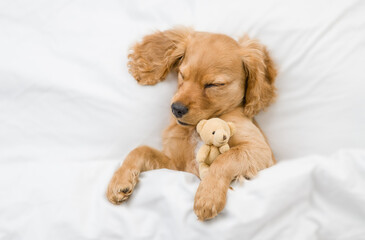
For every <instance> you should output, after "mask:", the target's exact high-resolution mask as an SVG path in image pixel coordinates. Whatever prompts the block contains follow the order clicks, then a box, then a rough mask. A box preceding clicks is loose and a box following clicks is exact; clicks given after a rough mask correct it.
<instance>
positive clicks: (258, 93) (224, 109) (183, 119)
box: [107, 28, 276, 220]
mask: <svg viewBox="0 0 365 240" xmlns="http://www.w3.org/2000/svg"><path fill="white" fill-rule="evenodd" d="M128 57H129V65H128V66H129V70H130V73H131V74H132V75H133V77H134V78H135V79H136V80H137V81H138V83H139V84H142V85H154V84H156V83H158V82H160V81H162V80H164V79H165V77H166V75H167V74H168V73H169V72H170V71H171V70H175V71H177V72H178V90H177V92H176V94H175V95H174V97H173V98H172V104H174V103H175V104H176V103H178V104H179V106H183V109H184V111H183V110H175V112H174V110H173V112H174V115H172V118H171V123H170V125H169V126H168V127H167V129H166V130H165V131H164V133H163V150H162V151H159V150H156V149H153V148H151V147H148V146H141V147H138V148H136V149H134V150H133V151H132V152H130V153H129V155H128V156H127V157H126V159H125V160H124V162H123V164H122V166H121V167H120V168H119V169H118V170H117V171H116V172H115V174H114V176H113V178H112V179H111V181H110V183H109V186H108V190H107V197H108V199H109V200H110V201H111V202H112V203H114V204H120V203H122V202H123V201H124V200H126V199H128V197H129V196H130V194H131V193H132V192H133V189H134V187H135V185H136V183H137V181H138V176H139V174H140V172H143V171H148V170H151V169H159V168H168V169H174V170H179V171H187V172H190V173H193V174H195V175H197V176H198V166H197V163H196V161H195V153H194V152H195V148H196V144H197V138H196V131H195V125H196V124H197V123H198V122H199V121H200V120H202V119H209V118H212V117H220V118H222V119H223V120H225V121H229V122H233V123H234V124H235V125H236V134H235V135H233V136H232V138H231V139H230V140H229V145H230V146H231V149H230V150H229V151H227V152H225V153H223V154H221V155H220V156H219V157H218V158H217V159H216V160H215V161H214V162H213V164H212V165H211V167H210V169H209V173H208V174H207V175H206V177H205V178H204V179H203V180H202V181H201V183H200V185H199V188H198V190H197V192H196V195H195V201H194V211H195V213H196V215H197V216H198V218H199V219H200V220H206V219H210V218H213V217H215V216H216V215H217V214H218V213H219V212H220V211H222V209H223V208H224V206H225V202H226V194H227V190H228V188H229V185H230V183H231V181H232V180H234V179H235V178H237V177H245V178H247V179H249V178H252V177H254V176H255V175H256V174H257V173H258V171H260V170H262V169H264V168H267V167H270V166H272V165H273V164H275V159H274V156H273V154H272V151H271V149H270V146H269V144H268V142H267V140H266V138H265V136H264V134H263V133H262V131H261V130H260V128H259V127H258V125H257V124H256V122H255V120H254V119H253V117H254V116H255V115H256V114H257V113H258V112H260V111H261V110H262V109H264V108H266V107H267V106H269V105H270V104H271V103H272V102H273V100H274V98H275V92H276V89H275V86H274V81H275V77H276V69H275V66H274V63H273V61H272V60H271V58H270V56H269V54H268V51H267V50H266V48H265V47H264V46H263V45H262V44H260V43H259V42H258V41H257V40H253V39H250V38H248V37H247V36H244V37H242V38H241V39H239V40H238V41H235V40H234V39H232V38H230V37H228V36H226V35H222V34H214V33H207V32H197V31H194V30H192V29H189V28H174V29H171V30H167V31H163V32H156V33H154V34H151V35H148V36H146V37H144V38H143V39H142V41H141V42H140V43H137V44H135V46H134V47H133V49H132V53H131V54H130V55H129V56H128ZM173 108H174V107H173Z"/></svg>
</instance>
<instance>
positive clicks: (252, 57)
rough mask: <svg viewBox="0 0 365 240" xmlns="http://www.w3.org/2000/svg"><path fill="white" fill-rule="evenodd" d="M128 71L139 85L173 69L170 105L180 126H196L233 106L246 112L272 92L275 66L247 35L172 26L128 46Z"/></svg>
mask: <svg viewBox="0 0 365 240" xmlns="http://www.w3.org/2000/svg"><path fill="white" fill-rule="evenodd" d="M132 50H133V52H132V53H131V54H130V55H129V60H130V61H129V70H130V73H131V74H132V75H133V77H134V78H135V79H136V80H137V81H138V82H139V83H140V84H142V85H154V84H156V83H158V82H160V81H162V80H163V79H165V77H166V75H167V73H168V72H169V71H170V70H176V71H177V72H178V90H177V92H176V94H175V95H174V97H173V98H172V102H171V110H172V113H173V115H174V117H175V118H176V120H177V122H178V123H179V124H181V125H193V126H194V125H196V124H197V123H198V122H199V121H200V120H202V119H209V118H212V117H218V116H220V115H221V114H223V113H226V112H229V111H231V110H233V109H234V108H236V107H238V106H242V107H243V112H244V114H245V115H246V116H247V117H250V118H251V117H253V116H254V115H255V114H257V113H258V112H259V111H260V110H261V109H263V108H265V107H267V106H268V105H269V104H270V103H271V102H272V101H273V99H274V97H275V87H274V80H275V77H276V70H275V68H274V64H273V62H272V60H271V58H270V57H269V54H268V52H267V50H266V48H265V47H264V46H263V45H261V44H260V43H259V42H258V41H256V40H251V39H249V38H248V37H247V36H245V37H243V38H241V39H239V40H238V41H235V40H233V39H232V38H230V37H228V36H226V35H222V34H213V33H205V32H195V31H193V30H191V29H186V28H183V29H172V30H168V31H164V32H157V33H154V34H152V35H148V36H146V37H145V38H144V39H143V40H142V42H140V43H137V44H136V45H135V46H134V47H133V49H132Z"/></svg>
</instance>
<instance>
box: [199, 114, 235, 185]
mask: <svg viewBox="0 0 365 240" xmlns="http://www.w3.org/2000/svg"><path fill="white" fill-rule="evenodd" d="M196 131H197V132H198V134H199V135H200V137H201V139H202V140H203V142H204V145H203V146H202V147H200V149H199V151H198V153H197V155H196V160H197V161H198V163H199V176H200V179H203V178H204V177H205V176H206V174H207V173H208V170H209V166H210V165H211V164H212V162H213V161H214V160H215V159H216V158H217V156H218V155H219V154H221V153H224V152H227V151H228V150H229V145H228V140H229V138H230V137H231V136H232V135H233V134H234V131H235V126H234V124H233V123H232V122H226V121H224V120H222V119H220V118H211V119H209V120H201V121H200V122H199V123H198V125H197V126H196Z"/></svg>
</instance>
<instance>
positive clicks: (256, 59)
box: [238, 35, 277, 118]
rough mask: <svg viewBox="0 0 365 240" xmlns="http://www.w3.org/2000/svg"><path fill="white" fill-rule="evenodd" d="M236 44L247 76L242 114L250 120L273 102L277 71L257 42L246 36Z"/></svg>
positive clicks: (262, 47)
mask: <svg viewBox="0 0 365 240" xmlns="http://www.w3.org/2000/svg"><path fill="white" fill-rule="evenodd" d="M238 42H239V44H240V46H241V56H242V60H243V65H244V69H245V71H246V76H247V79H246V86H245V89H246V92H245V105H244V113H245V115H246V116H248V117H250V118H251V117H253V116H255V115H256V114H257V113H258V112H259V111H260V110H262V109H264V108H266V107H267V106H269V105H270V104H271V103H272V102H273V101H274V100H275V97H276V88H275V86H274V82H275V78H276V75H277V71H276V69H275V65H274V63H273V61H272V59H271V58H270V56H269V53H268V51H267V50H266V48H265V47H264V46H263V45H262V44H261V43H259V42H258V41H257V40H252V39H249V38H248V36H247V35H246V36H244V37H242V38H241V39H240V40H239V41H238Z"/></svg>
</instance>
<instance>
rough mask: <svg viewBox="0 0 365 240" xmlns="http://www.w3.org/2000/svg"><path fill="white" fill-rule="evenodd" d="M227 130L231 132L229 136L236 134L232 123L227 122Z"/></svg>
mask: <svg viewBox="0 0 365 240" xmlns="http://www.w3.org/2000/svg"><path fill="white" fill-rule="evenodd" d="M227 124H228V126H229V129H230V130H231V136H232V135H233V134H234V133H235V132H236V126H235V125H234V123H233V122H227Z"/></svg>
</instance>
